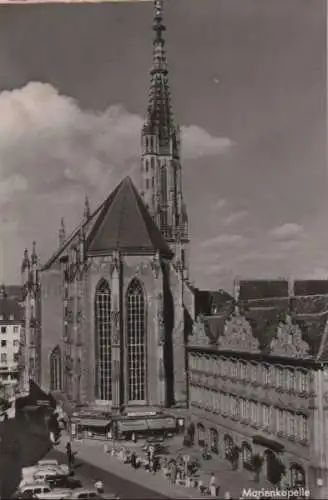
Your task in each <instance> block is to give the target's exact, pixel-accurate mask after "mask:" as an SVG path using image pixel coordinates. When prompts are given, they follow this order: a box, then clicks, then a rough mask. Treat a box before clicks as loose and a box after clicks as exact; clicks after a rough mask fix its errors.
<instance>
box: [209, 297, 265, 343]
mask: <svg viewBox="0 0 328 500" xmlns="http://www.w3.org/2000/svg"><path fill="white" fill-rule="evenodd" d="M218 346H219V348H221V349H230V350H232V351H233V350H235V351H248V352H260V347H259V341H258V340H257V339H256V338H255V337H254V336H253V332H252V327H251V325H250V323H249V321H247V319H246V318H245V316H243V315H242V314H241V313H240V310H239V307H238V306H236V307H235V310H234V313H233V315H232V316H231V317H230V319H228V320H227V321H226V323H225V325H224V332H223V336H222V337H219V339H218Z"/></svg>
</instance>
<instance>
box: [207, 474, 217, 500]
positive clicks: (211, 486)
mask: <svg viewBox="0 0 328 500" xmlns="http://www.w3.org/2000/svg"><path fill="white" fill-rule="evenodd" d="M208 489H209V492H210V495H211V497H216V496H217V495H216V493H217V491H216V479H215V475H214V474H211V479H210V482H209V485H208Z"/></svg>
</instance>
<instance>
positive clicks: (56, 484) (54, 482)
mask: <svg viewBox="0 0 328 500" xmlns="http://www.w3.org/2000/svg"><path fill="white" fill-rule="evenodd" d="M46 481H47V483H48V484H49V485H50V486H51V488H69V489H70V490H74V489H76V488H82V483H81V481H80V480H79V479H75V478H73V477H67V476H52V477H49V478H48V479H46Z"/></svg>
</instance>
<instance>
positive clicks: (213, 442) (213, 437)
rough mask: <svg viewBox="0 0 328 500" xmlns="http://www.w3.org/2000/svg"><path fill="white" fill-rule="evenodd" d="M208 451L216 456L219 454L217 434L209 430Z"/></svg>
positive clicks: (213, 430)
mask: <svg viewBox="0 0 328 500" xmlns="http://www.w3.org/2000/svg"><path fill="white" fill-rule="evenodd" d="M210 450H211V452H212V453H215V454H216V455H218V453H219V433H218V431H217V430H216V429H210Z"/></svg>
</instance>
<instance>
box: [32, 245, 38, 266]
mask: <svg viewBox="0 0 328 500" xmlns="http://www.w3.org/2000/svg"><path fill="white" fill-rule="evenodd" d="M31 261H32V264H37V262H38V256H37V254H36V242H35V240H34V241H33V242H32V254H31Z"/></svg>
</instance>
